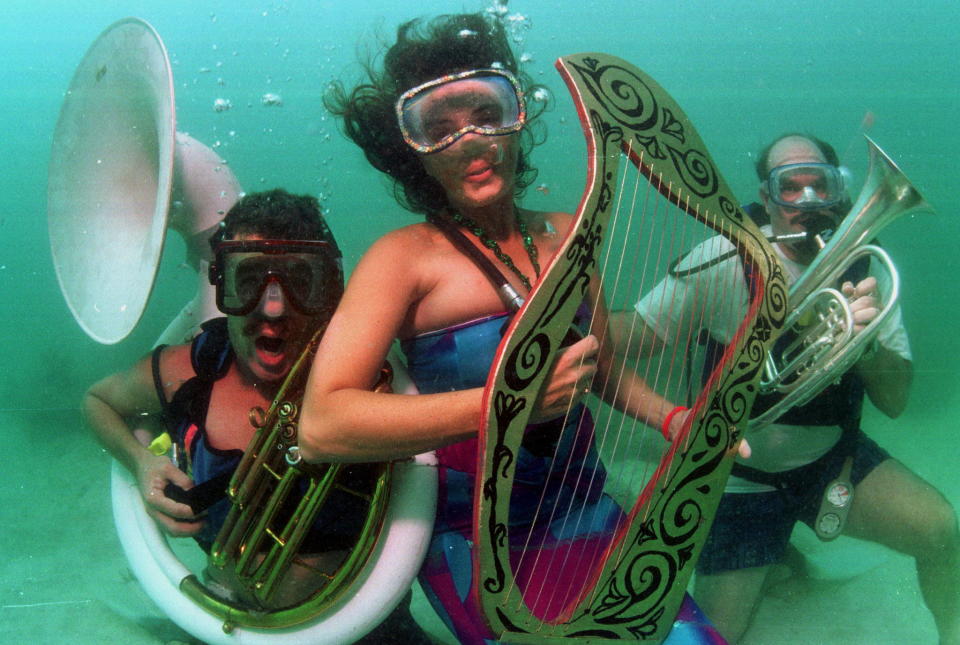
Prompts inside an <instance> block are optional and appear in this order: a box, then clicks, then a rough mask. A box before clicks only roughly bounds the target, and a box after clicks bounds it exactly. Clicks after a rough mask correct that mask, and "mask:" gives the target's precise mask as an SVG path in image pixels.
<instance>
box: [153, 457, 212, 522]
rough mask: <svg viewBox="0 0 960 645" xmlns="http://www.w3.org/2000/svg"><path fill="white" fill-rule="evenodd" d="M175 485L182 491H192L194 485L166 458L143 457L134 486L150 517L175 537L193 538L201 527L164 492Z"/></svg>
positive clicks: (185, 506)
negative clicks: (137, 488) (168, 486)
mask: <svg viewBox="0 0 960 645" xmlns="http://www.w3.org/2000/svg"><path fill="white" fill-rule="evenodd" d="M170 483H172V484H175V485H177V486H179V487H180V488H183V489H184V490H189V489H191V488H193V481H192V480H191V479H190V477H188V476H187V475H186V473H184V472H183V471H182V470H180V469H179V468H177V467H176V466H175V465H174V463H173V462H172V461H170V458H169V457H166V456H163V455H160V456H158V455H153V454H150V455H146V456H144V457H143V459H142V460H141V461H140V462H139V464H138V466H137V485H138V486H139V488H140V496H141V497H143V501H144V504H145V505H146V508H147V514H148V515H150V517H152V518H153V519H154V520H156V522H157V523H158V524H159V525H160V527H161V528H162V529H163V530H164V531H165V532H167V533H169V534H170V535H172V536H174V537H188V536H192V535H196V534H197V533H198V532H199V531H200V529H201V528H202V527H203V520H202V519H198V518H197V517H196V516H195V515H194V514H193V509H191V508H190V507H189V506H187V505H186V504H183V503H180V502H176V501H174V500H172V499H170V498H169V497H167V495H166V494H165V493H164V492H163V491H164V489H165V488H166V487H167V484H170Z"/></svg>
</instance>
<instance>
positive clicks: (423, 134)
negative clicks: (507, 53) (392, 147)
mask: <svg viewBox="0 0 960 645" xmlns="http://www.w3.org/2000/svg"><path fill="white" fill-rule="evenodd" d="M396 112H397V119H398V122H399V124H400V131H401V132H402V133H403V138H404V141H406V142H407V144H408V145H409V146H410V147H412V148H413V149H414V150H416V151H417V152H420V153H422V154H429V153H431V152H437V151H439V150H443V149H444V148H446V147H448V146H450V145H452V144H453V143H454V142H455V141H457V140H458V139H460V138H461V137H463V136H464V135H466V134H467V133H470V132H474V133H477V134H483V135H504V134H510V133H512V132H517V131H518V130H520V129H521V128H522V127H523V124H524V122H525V121H526V111H525V109H524V104H523V96H522V93H521V91H520V86H519V84H518V82H517V80H516V78H514V76H513V75H512V74H510V73H509V72H506V71H503V70H496V69H482V70H472V71H469V72H463V73H460V74H452V75H450V76H444V77H442V78H438V79H434V80H432V81H429V82H427V83H424V84H423V85H419V86H417V87H415V88H413V89H411V90H408V91H406V92H404V93H403V95H401V96H400V98H399V99H398V100H397V105H396Z"/></svg>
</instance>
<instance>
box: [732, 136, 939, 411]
mask: <svg viewBox="0 0 960 645" xmlns="http://www.w3.org/2000/svg"><path fill="white" fill-rule="evenodd" d="M866 140H867V148H868V150H869V157H870V166H869V169H868V171H867V179H866V182H865V183H864V186H863V189H862V190H861V191H860V196H859V197H858V198H857V201H856V203H854V205H853V206H852V207H851V209H850V213H849V214H848V215H847V216H846V217H845V218H844V219H843V221H842V222H841V224H840V225H839V226H838V227H837V230H836V232H835V233H834V234H833V235H832V236H831V237H830V239H829V241H828V242H827V243H826V245H825V246H824V247H823V248H822V249H821V250H820V251H819V252H818V253H817V255H816V257H815V258H814V260H813V262H811V263H810V266H809V267H807V269H806V271H804V273H803V275H801V276H800V277H799V278H798V279H797V281H796V282H795V283H794V284H793V285H792V286H791V287H790V303H791V307H792V312H791V314H790V316H789V317H788V318H787V321H786V323H785V324H784V326H783V329H784V330H793V331H794V332H796V339H795V340H794V341H793V342H791V343H789V344H786V346H785V347H782V348H779V350H775V351H774V352H771V353H770V354H769V355H768V356H767V360H766V363H765V366H764V376H763V378H762V379H761V381H760V392H761V393H762V394H779V395H782V396H781V398H778V400H777V402H776V403H775V404H773V405H772V406H771V407H769V408H768V409H766V410H764V411H763V412H761V413H759V414H757V415H756V416H755V417H753V418H752V419H751V421H750V425H751V427H752V428H759V427H762V426H765V425H767V424H768V423H771V422H773V421H774V420H776V419H777V418H778V417H780V416H781V415H782V414H783V413H785V412H786V411H787V410H789V409H790V408H792V407H795V406H800V405H803V404H805V403H807V402H808V401H809V400H810V399H812V398H813V397H814V396H816V395H817V394H818V393H819V392H820V391H821V390H823V388H825V387H826V386H827V385H829V384H830V383H832V382H833V381H836V380H837V379H839V378H840V376H841V375H843V373H844V372H846V371H847V370H848V369H850V368H851V367H852V366H853V364H854V363H856V361H857V359H859V358H860V355H861V354H862V353H863V351H864V350H865V349H866V348H867V347H869V346H870V344H871V343H872V342H873V341H874V340H875V339H876V337H877V334H878V333H879V331H880V328H881V326H882V324H883V322H884V321H885V320H887V318H888V317H889V315H890V314H891V313H892V311H893V309H894V306H895V305H896V303H897V301H898V299H899V292H900V278H899V274H898V273H897V269H896V267H895V266H894V264H893V262H892V260H891V259H890V256H889V255H888V254H887V252H886V251H884V250H883V249H882V248H880V247H879V246H877V245H875V244H870V243H868V242H869V240H871V239H873V238H874V237H875V236H876V235H877V233H878V232H879V231H880V230H882V229H883V228H884V227H886V226H887V225H888V224H889V223H890V222H892V221H893V220H895V219H896V218H898V217H900V216H901V215H905V214H907V213H911V212H915V211H920V210H926V211H929V210H930V205H929V204H928V203H927V202H926V201H925V200H924V199H923V196H922V195H921V194H920V193H919V192H918V191H917V189H916V188H914V186H913V184H911V183H910V180H909V179H907V177H906V175H904V174H903V172H902V171H901V170H900V169H899V168H898V167H897V165H896V164H895V163H894V162H893V160H891V159H890V157H888V156H887V155H886V153H884V152H883V150H881V149H880V147H879V146H877V144H876V143H874V142H873V140H872V139H870V138H869V137H866ZM863 257H870V258H873V259H875V260H877V261H878V263H879V264H880V265H881V266H882V267H884V269H885V270H886V271H887V272H888V273H889V274H890V278H891V290H890V293H889V294H888V295H887V298H886V300H887V301H886V302H885V303H884V307H883V309H882V310H881V311H880V313H879V314H878V315H877V317H876V318H874V319H873V320H872V321H871V322H870V323H869V324H868V325H867V326H866V327H865V328H864V329H863V330H862V331H861V332H860V333H857V334H855V333H854V329H853V314H852V313H851V311H850V306H849V303H848V301H847V298H846V297H845V296H844V295H843V294H841V293H840V292H839V291H838V290H837V288H836V285H837V283H838V281H839V280H840V277H841V276H842V275H843V274H844V272H845V271H846V270H847V269H849V268H850V266H851V265H852V264H853V263H854V262H856V261H857V260H859V259H861V258H863Z"/></svg>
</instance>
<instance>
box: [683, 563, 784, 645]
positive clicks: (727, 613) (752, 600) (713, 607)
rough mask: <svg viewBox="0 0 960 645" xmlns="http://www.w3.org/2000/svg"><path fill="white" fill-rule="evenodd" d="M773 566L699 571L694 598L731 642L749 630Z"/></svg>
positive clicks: (734, 641) (733, 643)
mask: <svg viewBox="0 0 960 645" xmlns="http://www.w3.org/2000/svg"><path fill="white" fill-rule="evenodd" d="M769 571H770V566H764V567H750V568H748V569H738V570H736V571H723V572H721V573H712V574H697V578H696V583H695V585H694V592H693V597H694V599H695V600H696V601H697V605H698V606H699V607H700V609H701V610H702V611H703V613H705V614H706V615H707V617H708V618H710V620H711V621H712V622H713V624H714V625H715V626H716V628H717V629H718V630H719V631H720V634H722V635H723V637H724V638H726V639H727V642H728V643H730V645H736V643H737V642H738V641H739V640H740V638H741V637H742V636H743V633H744V632H745V631H747V627H749V626H750V623H751V621H752V620H753V615H754V613H756V610H757V605H758V604H759V601H760V594H761V592H762V591H763V583H764V581H765V580H766V578H767V573H768V572H769Z"/></svg>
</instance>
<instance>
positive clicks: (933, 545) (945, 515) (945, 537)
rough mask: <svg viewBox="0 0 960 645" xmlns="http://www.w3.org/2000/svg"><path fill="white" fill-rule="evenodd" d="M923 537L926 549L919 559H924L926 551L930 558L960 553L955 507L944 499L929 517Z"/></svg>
mask: <svg viewBox="0 0 960 645" xmlns="http://www.w3.org/2000/svg"><path fill="white" fill-rule="evenodd" d="M922 537H923V539H924V542H925V544H924V545H923V547H925V549H922V550H921V553H920V554H918V557H923V556H924V555H925V554H924V552H923V551H924V550H927V551H929V555H930V556H939V555H942V554H943V553H954V554H955V553H957V552H958V551H960V528H958V526H957V513H956V511H955V510H954V508H953V505H952V504H951V503H950V502H948V501H947V500H946V499H944V498H943V497H940V502H939V503H938V504H936V505H935V507H934V508H933V509H931V511H930V513H929V514H928V515H927V523H926V527H925V529H924V531H923V534H922Z"/></svg>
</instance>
